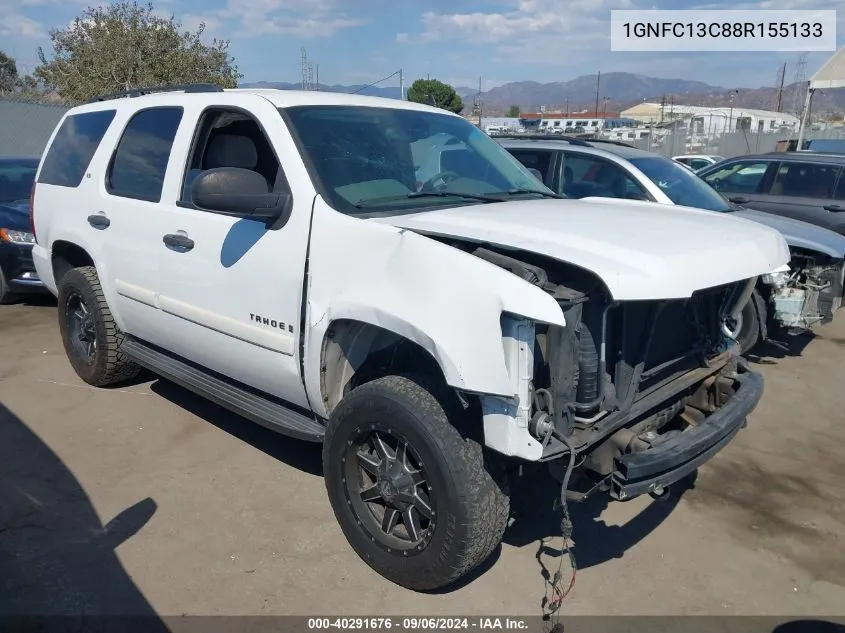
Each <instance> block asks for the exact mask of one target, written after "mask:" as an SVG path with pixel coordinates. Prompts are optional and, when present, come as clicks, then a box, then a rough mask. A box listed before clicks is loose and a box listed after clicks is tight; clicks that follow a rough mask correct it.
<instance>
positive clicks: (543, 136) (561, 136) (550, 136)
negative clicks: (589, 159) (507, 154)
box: [490, 134, 590, 147]
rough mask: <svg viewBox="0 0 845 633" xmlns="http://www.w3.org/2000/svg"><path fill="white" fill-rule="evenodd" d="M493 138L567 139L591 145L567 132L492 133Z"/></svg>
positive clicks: (583, 144) (586, 145)
mask: <svg viewBox="0 0 845 633" xmlns="http://www.w3.org/2000/svg"><path fill="white" fill-rule="evenodd" d="M490 137H491V138H513V139H518V140H520V141H522V140H529V141H566V142H567V143H569V144H571V145H581V146H582V147H589V146H590V144H589V143H587V142H586V141H582V140H581V139H580V138H576V137H574V136H567V135H566V134H491V135H490Z"/></svg>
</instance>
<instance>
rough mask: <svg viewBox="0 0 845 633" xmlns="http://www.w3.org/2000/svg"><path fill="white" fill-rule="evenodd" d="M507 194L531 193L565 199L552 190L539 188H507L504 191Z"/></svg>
mask: <svg viewBox="0 0 845 633" xmlns="http://www.w3.org/2000/svg"><path fill="white" fill-rule="evenodd" d="M504 193H506V194H507V195H509V196H515V195H517V194H520V193H533V194H536V195H538V196H543V197H544V198H557V199H558V200H566V199H567V198H566V196H562V195H560V194H559V193H554V192H552V191H540V190H539V189H509V190H508V191H506V192H504Z"/></svg>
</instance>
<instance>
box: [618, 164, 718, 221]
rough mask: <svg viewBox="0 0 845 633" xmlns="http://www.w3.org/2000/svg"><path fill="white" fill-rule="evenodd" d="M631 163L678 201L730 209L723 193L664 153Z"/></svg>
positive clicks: (705, 207)
mask: <svg viewBox="0 0 845 633" xmlns="http://www.w3.org/2000/svg"><path fill="white" fill-rule="evenodd" d="M630 160H631V164H633V165H634V166H635V167H636V168H637V169H639V170H640V171H641V172H643V173H644V174H645V175H646V177H647V178H648V179H649V180H651V181H652V182H653V183H654V184H656V185H657V186H658V187H660V189H661V191H663V193H665V194H666V195H667V196H668V197H669V199H670V200H671V201H672V202H674V203H675V204H680V205H683V206H686V207H695V208H697V209H706V210H707V211H730V210H731V208H730V205H729V204H728V202H727V200H725V199H724V198H723V197H722V195H721V194H720V193H719V192H718V191H716V190H715V189H713V187H711V186H710V185H708V184H707V183H706V182H704V181H703V180H702V179H701V178H699V177H698V176H696V175H695V174H694V173H693V172H691V171H690V170H689V169H687V168H686V167H684V166H682V165H679V164H678V163H676V162H675V161H673V160H669V159H668V158H663V157H661V156H649V157H648V158H632V159H630Z"/></svg>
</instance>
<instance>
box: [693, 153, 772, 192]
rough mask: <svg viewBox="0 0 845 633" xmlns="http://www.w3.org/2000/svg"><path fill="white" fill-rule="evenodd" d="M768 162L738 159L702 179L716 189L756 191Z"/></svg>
mask: <svg viewBox="0 0 845 633" xmlns="http://www.w3.org/2000/svg"><path fill="white" fill-rule="evenodd" d="M768 167H769V163H765V162H760V163H754V162H747V161H740V162H737V163H731V164H730V165H726V166H725V167H723V168H722V169H719V170H717V171H714V172H713V173H712V174H708V175H707V176H706V177H705V178H704V180H705V182H707V184H709V185H710V186H711V187H713V188H714V189H715V190H716V191H724V192H727V193H756V192H757V188H758V187H759V186H760V183H761V182H762V181H763V176H765V175H766V170H767V169H768Z"/></svg>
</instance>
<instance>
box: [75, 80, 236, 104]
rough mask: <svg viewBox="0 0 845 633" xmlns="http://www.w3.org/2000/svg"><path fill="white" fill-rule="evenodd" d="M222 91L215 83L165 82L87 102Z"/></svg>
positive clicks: (112, 93)
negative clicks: (151, 95)
mask: <svg viewBox="0 0 845 633" xmlns="http://www.w3.org/2000/svg"><path fill="white" fill-rule="evenodd" d="M180 90H182V91H184V92H223V88H222V87H221V86H218V85H217V84H165V85H161V86H149V87H147V88H132V89H131V90H121V91H119V92H111V93H109V94H104V95H100V96H99V97H94V98H93V99H91V100H90V101H88V103H96V102H98V101H110V100H111V99H119V98H121V97H129V98H132V97H141V96H143V95H148V94H153V93H156V92H178V91H180Z"/></svg>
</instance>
